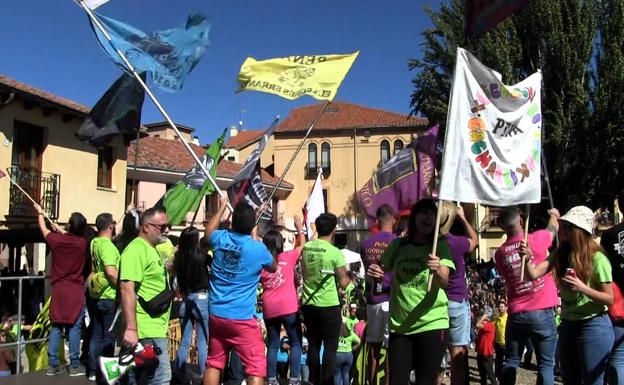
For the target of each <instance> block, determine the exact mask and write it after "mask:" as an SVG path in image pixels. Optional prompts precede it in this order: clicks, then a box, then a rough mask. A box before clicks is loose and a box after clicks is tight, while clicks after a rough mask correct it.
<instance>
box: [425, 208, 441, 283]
mask: <svg viewBox="0 0 624 385" xmlns="http://www.w3.org/2000/svg"><path fill="white" fill-rule="evenodd" d="M441 216H442V201H441V200H438V212H437V214H436V221H435V229H434V232H433V247H432V248H431V255H436V252H437V251H438V237H439V236H440V217H441ZM433 274H434V272H433V271H431V270H429V281H428V282H427V292H430V291H431V286H432V285H433Z"/></svg>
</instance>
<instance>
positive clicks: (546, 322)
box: [495, 207, 560, 385]
mask: <svg viewBox="0 0 624 385" xmlns="http://www.w3.org/2000/svg"><path fill="white" fill-rule="evenodd" d="M548 214H549V216H550V218H549V221H548V227H547V228H546V229H545V230H537V231H535V232H533V233H530V234H529V235H528V244H529V248H530V249H531V251H532V253H531V254H532V260H531V261H527V263H528V262H532V263H533V264H538V263H539V262H541V261H543V260H545V259H546V257H547V255H548V248H549V247H550V246H551V244H552V241H553V239H554V238H555V234H556V233H557V230H558V229H559V223H558V219H559V216H560V215H559V211H557V209H554V208H553V209H550V210H548ZM498 225H499V227H500V228H501V229H502V230H503V231H504V232H505V234H506V235H507V240H506V241H505V243H503V244H502V245H501V246H500V247H499V248H498V250H496V254H495V260H496V269H497V270H498V272H499V273H500V274H501V275H502V276H503V278H504V279H505V284H506V285H507V297H508V298H507V300H508V310H507V311H508V314H509V315H508V318H507V332H506V338H505V343H506V354H505V367H504V369H503V372H502V375H501V377H502V378H501V379H500V380H501V384H502V385H514V384H515V383H516V371H517V369H518V366H519V365H520V356H521V355H522V350H523V349H524V345H525V342H526V340H527V339H528V338H530V339H531V341H532V342H533V346H534V348H535V353H536V357H537V365H538V375H537V378H536V383H538V384H541V385H553V383H554V365H555V349H556V344H557V327H556V325H555V314H554V311H553V308H554V307H555V306H556V305H558V304H559V297H558V295H557V287H556V286H555V282H554V281H553V278H552V276H551V275H550V274H547V275H545V276H543V277H541V278H539V279H537V280H534V281H529V280H526V279H525V280H520V277H521V270H522V258H521V254H520V246H521V244H522V242H523V241H524V238H525V235H524V225H523V219H522V218H521V216H520V213H519V212H518V210H517V208H515V207H508V208H504V209H502V210H501V213H500V215H499V218H498Z"/></svg>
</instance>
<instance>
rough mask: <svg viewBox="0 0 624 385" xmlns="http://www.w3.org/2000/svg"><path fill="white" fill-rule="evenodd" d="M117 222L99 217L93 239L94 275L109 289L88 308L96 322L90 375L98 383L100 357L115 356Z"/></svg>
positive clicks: (103, 214)
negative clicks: (101, 277) (104, 281)
mask: <svg viewBox="0 0 624 385" xmlns="http://www.w3.org/2000/svg"><path fill="white" fill-rule="evenodd" d="M116 224H117V223H116V222H115V220H114V219H113V216H112V215H111V214H109V213H102V214H99V215H98V216H97V217H96V218H95V227H96V229H97V232H98V234H97V237H95V238H93V239H92V240H91V244H90V250H91V261H92V266H93V271H92V276H91V277H94V276H95V275H96V274H100V275H102V274H103V275H104V277H105V278H106V283H107V285H106V287H105V289H104V290H103V291H102V292H101V293H100V295H99V296H98V297H97V298H93V297H89V298H88V301H87V305H88V307H89V316H90V318H91V322H93V332H92V334H91V340H90V341H89V370H90V373H89V375H88V377H89V379H90V380H91V381H95V380H96V376H100V375H101V372H100V371H99V370H97V368H98V367H99V365H98V357H99V356H100V355H104V356H106V357H111V356H113V354H114V353H115V334H114V333H113V332H112V331H109V329H110V327H111V324H112V323H113V318H114V317H115V312H116V310H117V304H116V303H115V297H116V294H117V291H116V289H115V288H116V286H117V273H118V269H119V259H120V255H119V250H117V247H116V246H115V245H114V244H113V241H112V239H113V237H114V236H115V226H116Z"/></svg>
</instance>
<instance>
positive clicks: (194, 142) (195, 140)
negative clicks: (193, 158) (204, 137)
mask: <svg viewBox="0 0 624 385" xmlns="http://www.w3.org/2000/svg"><path fill="white" fill-rule="evenodd" d="M191 143H193V144H195V145H197V146H199V145H200V144H199V137H198V136H194V137H193V140H191Z"/></svg>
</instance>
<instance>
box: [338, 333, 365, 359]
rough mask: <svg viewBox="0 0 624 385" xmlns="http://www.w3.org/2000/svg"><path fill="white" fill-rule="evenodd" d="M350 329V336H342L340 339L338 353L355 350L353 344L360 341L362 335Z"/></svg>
mask: <svg viewBox="0 0 624 385" xmlns="http://www.w3.org/2000/svg"><path fill="white" fill-rule="evenodd" d="M349 331H350V333H349V335H348V336H346V337H342V336H341V337H340V339H339V340H338V349H337V350H336V351H337V352H338V353H351V352H352V351H353V345H357V344H359V343H360V337H358V336H357V334H355V333H354V332H353V331H352V330H349Z"/></svg>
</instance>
